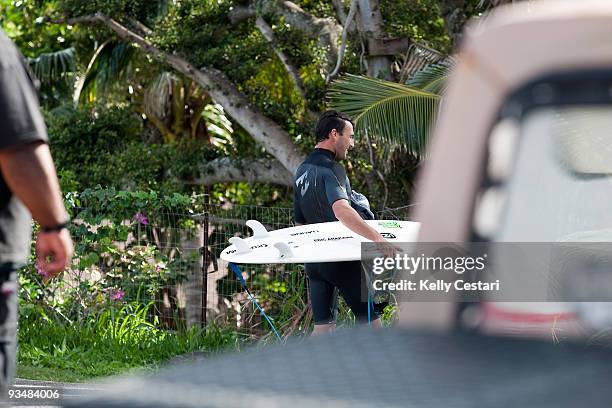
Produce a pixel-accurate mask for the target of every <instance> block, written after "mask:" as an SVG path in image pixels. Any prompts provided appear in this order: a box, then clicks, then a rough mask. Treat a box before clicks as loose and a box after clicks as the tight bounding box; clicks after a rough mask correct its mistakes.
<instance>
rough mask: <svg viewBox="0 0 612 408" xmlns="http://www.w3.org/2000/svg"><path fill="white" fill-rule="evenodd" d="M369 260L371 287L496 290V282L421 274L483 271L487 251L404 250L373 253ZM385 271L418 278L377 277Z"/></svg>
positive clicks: (386, 288) (412, 289)
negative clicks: (443, 253)
mask: <svg viewBox="0 0 612 408" xmlns="http://www.w3.org/2000/svg"><path fill="white" fill-rule="evenodd" d="M371 259H372V263H371V265H372V268H371V271H372V274H373V275H374V278H373V279H372V288H373V289H374V290H377V291H380V290H383V291H386V290H390V291H425V292H427V291H431V292H444V293H449V292H450V291H451V290H457V291H479V292H481V291H499V290H500V281H499V279H495V280H494V281H485V280H476V281H470V280H466V279H461V278H457V279H455V280H453V281H447V280H445V279H442V278H440V279H436V278H435V277H434V276H433V275H432V277H424V276H422V273H427V274H428V275H430V274H434V273H441V272H446V273H448V272H454V273H455V274H456V275H457V276H458V277H460V276H462V275H464V274H465V273H466V272H467V273H471V272H483V271H485V270H486V261H487V254H486V253H485V254H482V256H426V255H425V254H423V253H422V254H420V255H417V256H414V255H409V254H407V253H403V254H396V255H395V256H394V257H385V256H376V257H373V258H371ZM389 272H396V273H399V274H401V275H405V274H408V275H409V276H415V275H417V274H419V277H418V279H408V278H406V279H399V280H397V281H393V280H392V281H389V280H388V279H384V278H382V277H381V276H384V275H385V274H388V273H389Z"/></svg>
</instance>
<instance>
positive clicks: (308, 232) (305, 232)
mask: <svg viewBox="0 0 612 408" xmlns="http://www.w3.org/2000/svg"><path fill="white" fill-rule="evenodd" d="M315 232H319V230H312V231H304V232H294V233H293V234H289V236H291V237H294V236H296V235H306V234H314V233H315Z"/></svg>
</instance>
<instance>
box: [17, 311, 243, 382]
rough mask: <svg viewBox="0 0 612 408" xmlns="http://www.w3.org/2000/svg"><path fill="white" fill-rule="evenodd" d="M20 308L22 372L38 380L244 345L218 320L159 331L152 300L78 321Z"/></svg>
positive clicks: (105, 372) (72, 377)
mask: <svg viewBox="0 0 612 408" xmlns="http://www.w3.org/2000/svg"><path fill="white" fill-rule="evenodd" d="M20 307H21V309H22V313H21V315H20V321H19V349H18V366H19V368H20V370H19V371H20V375H23V374H25V373H27V372H33V373H34V375H35V376H36V379H39V380H40V379H49V380H53V381H62V380H64V381H74V380H75V379H77V380H87V379H89V378H92V377H99V376H107V375H112V374H119V373H122V372H125V371H126V370H129V369H131V368H135V367H143V366H144V367H151V368H156V367H159V365H160V364H161V363H163V362H164V361H165V360H167V359H169V358H171V357H173V356H176V355H181V354H186V353H193V352H204V353H207V354H208V353H214V352H216V351H218V350H222V349H227V348H232V349H237V348H238V347H239V345H240V339H239V337H238V336H237V335H236V333H234V332H232V331H230V330H227V329H221V328H219V327H217V326H215V325H210V326H209V327H208V328H207V329H205V330H203V329H198V328H192V329H188V330H183V331H179V332H169V331H165V330H160V329H159V328H158V327H156V325H155V324H154V323H155V322H151V321H150V319H149V317H148V316H150V313H151V307H152V305H151V304H145V305H143V304H140V303H135V302H134V303H125V304H121V305H108V306H107V307H106V308H105V309H104V310H102V311H100V312H99V313H96V314H92V315H89V316H88V317H87V318H85V319H84V320H81V321H79V322H74V324H73V323H70V322H67V321H65V320H61V319H59V320H58V319H54V318H53V317H52V316H54V315H53V314H52V313H51V312H50V311H49V310H45V306H43V305H40V304H35V305H32V304H31V303H24V302H22V304H21V306H20ZM24 308H25V309H27V310H26V312H25V313H24V312H23V309H24ZM22 367H27V368H29V370H22ZM41 368H42V369H43V370H41ZM45 368H52V369H53V370H52V371H45V370H44V369H45ZM22 373H23V374H22ZM41 374H42V377H41ZM25 375H26V376H27V374H25ZM64 377H67V378H64Z"/></svg>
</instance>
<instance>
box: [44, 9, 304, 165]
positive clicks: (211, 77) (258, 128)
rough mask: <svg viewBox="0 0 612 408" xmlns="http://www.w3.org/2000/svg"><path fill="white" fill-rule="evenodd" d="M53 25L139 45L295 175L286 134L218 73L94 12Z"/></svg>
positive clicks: (294, 153) (294, 154)
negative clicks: (103, 29) (103, 32)
mask: <svg viewBox="0 0 612 408" xmlns="http://www.w3.org/2000/svg"><path fill="white" fill-rule="evenodd" d="M47 21H51V22H55V23H67V24H71V25H75V24H99V23H102V24H105V25H106V26H107V27H109V28H110V29H111V30H113V31H114V32H115V33H116V34H117V35H118V36H119V37H120V38H122V39H123V40H125V41H128V42H132V43H134V44H137V45H138V46H140V47H141V48H142V49H143V50H144V51H145V52H147V53H148V54H150V55H152V56H154V57H157V58H159V59H161V60H162V61H164V62H166V63H167V64H169V65H170V66H172V67H173V68H174V69H175V70H177V71H178V72H180V73H182V74H183V75H185V76H186V77H188V78H191V79H192V80H194V81H195V82H197V83H198V84H199V85H200V86H201V87H202V88H203V89H204V91H206V92H207V93H208V94H209V95H210V96H211V97H212V98H213V100H215V101H216V102H217V103H219V104H220V105H221V106H223V108H224V109H225V110H226V111H227V113H228V114H229V115H230V116H231V117H232V118H233V119H234V120H235V121H236V122H238V123H239V124H240V126H242V127H243V128H244V129H245V130H246V131H247V132H248V133H249V134H250V135H251V136H252V137H253V139H255V140H256V141H257V142H259V143H260V144H261V145H262V146H264V147H265V149H266V151H267V152H269V153H270V154H271V155H272V156H274V157H276V159H277V160H278V161H279V162H281V163H282V165H283V166H284V167H285V169H287V170H288V171H289V172H290V173H293V172H295V170H296V169H297V168H298V166H299V164H300V163H301V162H302V161H303V159H304V156H303V155H302V154H301V153H300V152H299V151H298V150H297V147H296V146H295V144H294V143H293V141H292V140H291V138H290V137H289V134H288V133H287V132H286V131H285V130H284V129H282V128H281V127H280V126H279V125H278V124H277V123H276V122H274V121H272V120H271V119H269V118H267V117H265V116H264V115H263V114H261V112H259V110H257V109H256V108H255V107H253V106H251V104H250V102H249V100H248V98H247V97H246V96H245V95H244V94H243V93H242V92H240V91H239V90H238V89H237V88H236V86H235V85H234V84H233V83H232V82H231V81H230V80H229V79H228V78H227V77H226V76H225V75H224V74H223V73H222V72H221V71H219V70H217V69H214V68H206V67H202V68H201V69H197V68H195V67H194V66H193V65H191V64H190V63H189V61H187V60H186V59H185V58H183V57H181V56H178V55H176V54H170V53H167V52H165V51H163V50H160V49H159V48H157V47H155V46H154V45H153V44H151V43H150V42H149V41H148V40H146V39H145V38H143V37H142V36H140V35H138V34H137V33H135V32H133V31H130V30H129V29H127V28H126V27H124V26H123V25H121V24H120V23H118V22H117V21H115V20H113V19H112V18H110V17H108V16H106V15H104V14H101V13H96V14H95V15H93V16H82V17H77V18H71V19H67V20H51V19H47Z"/></svg>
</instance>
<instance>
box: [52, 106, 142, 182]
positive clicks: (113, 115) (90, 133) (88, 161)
mask: <svg viewBox="0 0 612 408" xmlns="http://www.w3.org/2000/svg"><path fill="white" fill-rule="evenodd" d="M46 120H47V124H48V133H49V138H50V142H51V150H52V153H53V157H54V159H55V162H56V164H57V166H58V167H59V168H60V169H68V170H71V171H72V172H74V174H76V175H77V177H78V181H79V183H80V184H81V185H83V186H92V185H95V184H96V183H100V184H109V185H112V184H113V181H114V180H113V176H115V175H114V174H112V169H111V172H110V173H109V168H108V163H109V162H112V161H113V157H114V156H115V155H116V154H118V153H120V152H123V151H125V149H126V148H127V146H129V144H130V143H132V142H136V141H139V138H140V133H141V131H142V125H141V122H140V121H139V120H138V118H137V117H135V116H134V115H133V114H131V112H130V111H129V110H127V109H124V108H119V107H113V108H110V109H102V110H100V111H98V112H96V113H94V112H91V111H89V110H87V109H84V108H81V109H78V110H75V109H73V108H70V107H65V108H64V109H63V110H61V111H58V110H56V111H54V112H52V113H50V114H48V115H46Z"/></svg>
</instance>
